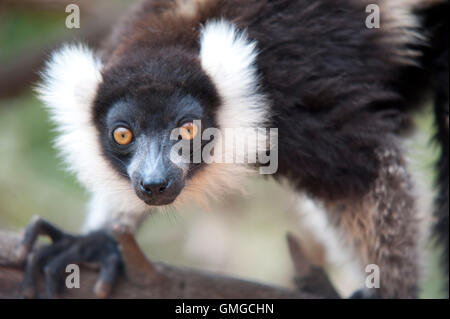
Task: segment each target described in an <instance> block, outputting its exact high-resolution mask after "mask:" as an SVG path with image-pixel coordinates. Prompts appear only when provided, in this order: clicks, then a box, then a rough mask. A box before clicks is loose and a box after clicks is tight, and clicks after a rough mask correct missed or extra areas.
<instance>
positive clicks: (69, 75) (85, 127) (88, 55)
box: [37, 45, 132, 194]
mask: <svg viewBox="0 0 450 319" xmlns="http://www.w3.org/2000/svg"><path fill="white" fill-rule="evenodd" d="M101 69H102V63H101V62H100V59H99V58H98V57H96V56H95V55H94V53H93V52H92V51H91V50H90V49H88V48H87V47H85V46H83V45H66V46H64V47H62V48H61V49H59V50H58V51H56V52H55V53H53V55H52V56H51V58H50V60H49V61H48V63H47V65H46V67H45V69H44V71H43V73H42V77H43V81H42V83H41V84H40V85H39V87H38V88H37V92H38V94H39V97H40V99H41V100H42V102H43V103H44V104H45V106H46V108H47V109H48V111H49V113H50V116H51V119H52V120H53V122H54V123H55V124H56V129H57V132H58V136H57V139H56V141H55V145H56V148H57V149H58V150H59V151H60V153H61V155H62V157H63V158H64V160H65V162H66V164H67V165H68V168H69V170H70V171H71V172H73V173H75V174H76V176H77V177H78V180H79V181H80V182H81V184H83V185H84V186H85V187H86V188H88V189H89V190H90V191H94V192H98V191H104V192H113V191H115V192H117V190H118V189H120V190H123V192H124V193H125V192H127V189H128V188H129V193H130V194H131V192H132V190H131V187H130V186H129V185H128V183H127V182H126V181H124V180H122V179H121V178H120V176H118V174H117V173H115V171H114V170H113V169H112V167H111V166H110V164H109V163H108V162H107V161H106V160H105V158H104V157H103V155H102V149H101V145H100V139H99V136H98V135H99V134H98V132H97V129H96V128H95V125H94V123H93V118H92V116H93V115H92V107H93V102H94V99H95V96H96V92H97V89H98V86H99V84H100V83H101V82H102V75H101Z"/></svg>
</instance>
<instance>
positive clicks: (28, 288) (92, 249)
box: [19, 218, 123, 298]
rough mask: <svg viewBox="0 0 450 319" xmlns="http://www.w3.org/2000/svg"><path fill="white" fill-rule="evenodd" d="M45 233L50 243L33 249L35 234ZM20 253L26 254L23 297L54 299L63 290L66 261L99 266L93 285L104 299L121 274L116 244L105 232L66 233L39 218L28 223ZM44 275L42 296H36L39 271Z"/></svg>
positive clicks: (120, 260)
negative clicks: (44, 293) (95, 281)
mask: <svg viewBox="0 0 450 319" xmlns="http://www.w3.org/2000/svg"><path fill="white" fill-rule="evenodd" d="M40 235H43V236H48V237H50V239H51V240H52V244H50V245H46V246H42V247H39V248H37V249H35V250H33V246H34V243H35V242H36V239H37V238H38V236H40ZM19 249H20V254H21V255H23V256H24V257H25V256H26V258H27V259H26V267H25V278H24V282H23V295H24V297H25V298H36V297H47V298H55V297H57V296H58V295H59V294H60V293H62V292H63V291H64V287H65V277H64V275H65V274H66V273H65V270H66V267H67V265H69V264H76V265H81V264H86V263H88V264H90V265H95V266H98V267H99V268H100V276H99V279H98V281H97V284H96V285H95V288H94V289H95V293H96V295H97V296H98V297H99V298H107V297H108V296H109V294H110V292H111V289H112V288H113V286H114V283H115V281H116V279H117V278H118V277H119V276H120V275H121V274H123V263H122V258H121V254H120V250H119V247H118V245H117V242H116V241H115V240H114V238H113V237H112V236H111V235H109V234H108V233H107V232H104V231H98V232H94V233H91V234H88V235H85V236H74V235H70V234H66V233H64V232H63V231H61V230H59V229H58V228H56V227H55V226H53V225H51V224H50V223H48V222H46V221H45V220H42V219H40V218H37V219H35V220H34V221H33V222H31V223H30V225H28V227H27V228H26V231H25V237H24V240H23V242H22V244H21V246H20V248H19ZM41 273H43V274H44V276H45V287H46V295H45V296H38V295H37V291H38V289H37V283H38V278H39V276H40V274H41Z"/></svg>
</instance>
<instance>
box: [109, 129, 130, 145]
mask: <svg viewBox="0 0 450 319" xmlns="http://www.w3.org/2000/svg"><path fill="white" fill-rule="evenodd" d="M113 137H114V141H115V142H116V143H117V144H119V145H128V144H130V143H131V142H132V141H133V132H131V130H130V129H128V128H126V127H118V128H116V129H115V130H114V132H113Z"/></svg>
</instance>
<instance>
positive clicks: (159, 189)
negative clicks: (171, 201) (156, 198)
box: [139, 179, 169, 196]
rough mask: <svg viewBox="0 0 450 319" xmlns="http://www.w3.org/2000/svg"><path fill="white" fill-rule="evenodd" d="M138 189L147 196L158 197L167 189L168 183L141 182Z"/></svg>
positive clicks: (160, 181)
mask: <svg viewBox="0 0 450 319" xmlns="http://www.w3.org/2000/svg"><path fill="white" fill-rule="evenodd" d="M139 187H140V189H141V191H142V192H143V193H145V194H147V195H150V196H151V195H158V194H162V193H164V192H165V191H166V190H167V189H168V188H169V181H168V180H167V179H154V180H141V182H140V184H139Z"/></svg>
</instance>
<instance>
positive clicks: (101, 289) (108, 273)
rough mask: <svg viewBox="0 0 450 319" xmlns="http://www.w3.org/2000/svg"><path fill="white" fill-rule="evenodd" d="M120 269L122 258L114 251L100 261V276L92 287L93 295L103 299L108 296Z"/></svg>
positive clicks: (121, 267)
mask: <svg viewBox="0 0 450 319" xmlns="http://www.w3.org/2000/svg"><path fill="white" fill-rule="evenodd" d="M122 269H123V264H122V258H121V257H120V255H118V254H117V253H115V252H113V253H111V254H110V255H109V256H107V258H105V259H104V260H103V261H102V266H101V270H100V276H99V279H98V281H97V283H96V284H95V288H94V292H95V295H96V296H97V297H98V298H101V299H105V298H108V297H109V296H110V294H111V290H112V288H113V287H114V284H115V282H116V281H117V279H118V277H119V275H120V273H121V271H122Z"/></svg>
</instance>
